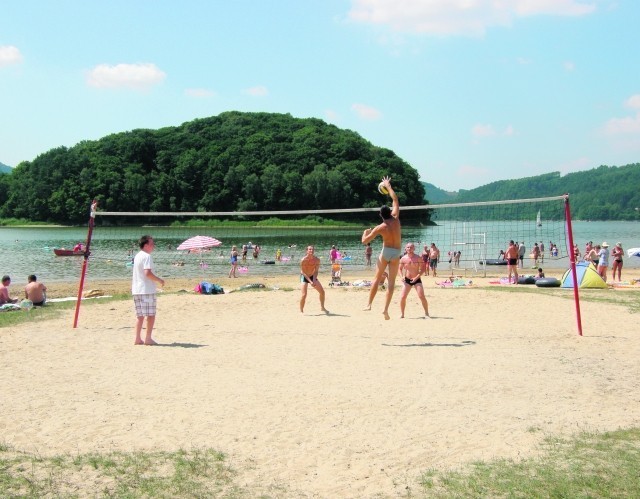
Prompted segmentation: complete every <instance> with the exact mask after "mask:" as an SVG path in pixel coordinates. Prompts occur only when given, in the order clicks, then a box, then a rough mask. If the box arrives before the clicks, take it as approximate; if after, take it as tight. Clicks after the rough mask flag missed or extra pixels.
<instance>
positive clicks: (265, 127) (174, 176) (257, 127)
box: [0, 111, 424, 224]
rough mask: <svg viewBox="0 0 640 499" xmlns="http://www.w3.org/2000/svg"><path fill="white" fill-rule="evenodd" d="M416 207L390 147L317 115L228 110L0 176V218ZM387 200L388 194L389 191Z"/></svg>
mask: <svg viewBox="0 0 640 499" xmlns="http://www.w3.org/2000/svg"><path fill="white" fill-rule="evenodd" d="M384 175H390V176H391V177H392V178H393V179H394V184H393V185H394V188H395V190H396V192H397V193H398V197H399V199H400V203H401V204H404V205H407V204H408V205H415V204H422V203H423V202H424V188H423V186H422V184H421V183H420V182H419V178H418V177H419V176H418V172H417V171H416V170H415V169H414V168H413V167H411V166H410V165H409V164H408V163H406V162H405V161H403V160H402V159H400V158H399V157H398V156H396V154H394V153H393V152H392V151H390V150H388V149H383V148H380V147H376V146H374V145H372V144H371V143H370V142H368V141H366V140H364V139H363V138H362V137H360V136H359V135H358V134H357V133H355V132H353V131H350V130H341V129H339V128H337V127H335V126H333V125H329V124H327V123H325V122H324V121H322V120H319V119H313V118H309V119H298V118H293V117H292V116H291V115H289V114H271V113H241V112H235V111H234V112H226V113H222V114H220V115H218V116H214V117H209V118H204V119H196V120H193V121H190V122H187V123H183V124H182V125H180V126H176V127H167V128H162V129H158V130H147V129H140V130H133V131H130V132H123V133H117V134H113V135H109V136H106V137H104V138H102V139H99V140H95V141H84V142H81V143H79V144H77V145H76V146H74V147H71V148H66V147H59V148H56V149H52V150H50V151H48V152H45V153H44V154H41V155H40V156H38V157H37V158H36V159H34V160H33V161H31V162H23V163H21V164H19V165H17V166H16V168H15V169H14V170H13V172H12V173H11V174H6V175H0V217H15V218H26V219H30V220H39V221H50V222H58V223H65V224H69V223H70V224H74V223H84V222H86V219H87V210H88V206H89V205H88V203H89V202H90V200H91V199H92V198H96V199H98V201H99V206H100V209H102V210H106V211H174V212H175V211H247V210H296V209H334V208H362V207H373V206H380V204H382V203H383V202H385V198H383V197H382V196H381V195H380V194H379V193H378V191H377V185H378V182H380V179H381V178H382V177H383V176H384ZM387 199H388V198H387Z"/></svg>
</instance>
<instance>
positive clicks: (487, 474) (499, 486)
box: [420, 428, 640, 498]
mask: <svg viewBox="0 0 640 499" xmlns="http://www.w3.org/2000/svg"><path fill="white" fill-rule="evenodd" d="M543 450H544V453H543V455H542V456H541V457H538V458H531V459H525V460H522V461H518V462H515V461H513V460H506V459H497V460H494V461H490V462H476V463H472V464H470V465H469V466H468V467H466V468H465V469H463V470H461V471H451V472H449V471H437V470H429V471H426V472H425V473H423V475H422V477H421V480H420V483H421V486H422V492H423V493H424V495H425V496H426V497H434V498H449V497H457V498H465V497H469V498H471V497H557V498H562V497H640V471H638V470H640V428H634V429H630V430H618V431H614V432H607V433H602V434H594V433H583V434H580V435H578V436H575V437H572V438H568V439H564V438H547V439H546V440H545V441H544V444H543Z"/></svg>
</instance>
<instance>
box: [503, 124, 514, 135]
mask: <svg viewBox="0 0 640 499" xmlns="http://www.w3.org/2000/svg"><path fill="white" fill-rule="evenodd" d="M515 133H516V131H515V130H514V129H513V127H512V126H511V125H507V128H505V129H504V131H503V132H502V135H506V136H507V137H511V136H512V135H515Z"/></svg>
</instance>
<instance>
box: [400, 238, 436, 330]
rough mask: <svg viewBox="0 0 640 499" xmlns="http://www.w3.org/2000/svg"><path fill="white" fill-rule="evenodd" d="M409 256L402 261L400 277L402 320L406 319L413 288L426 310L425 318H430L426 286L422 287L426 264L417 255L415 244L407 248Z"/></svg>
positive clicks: (409, 244)
mask: <svg viewBox="0 0 640 499" xmlns="http://www.w3.org/2000/svg"><path fill="white" fill-rule="evenodd" d="M405 250H406V251H407V254H406V255H404V256H403V257H402V258H401V259H400V269H399V270H400V275H402V277H403V281H402V297H401V298H400V313H401V315H400V318H401V319H404V308H405V306H406V304H407V295H408V294H409V291H411V288H415V290H416V293H418V298H420V302H422V308H424V317H425V318H429V304H428V303H427V299H426V298H425V296H424V286H423V285H422V280H421V279H420V276H422V274H423V272H424V267H425V265H424V262H423V261H422V258H420V257H419V256H418V255H416V254H415V250H416V247H415V245H414V244H413V243H408V244H407V245H406V246H405Z"/></svg>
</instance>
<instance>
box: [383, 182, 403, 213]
mask: <svg viewBox="0 0 640 499" xmlns="http://www.w3.org/2000/svg"><path fill="white" fill-rule="evenodd" d="M382 183H383V184H384V186H385V187H386V188H387V191H389V196H390V197H391V201H392V203H393V204H392V206H391V216H392V217H393V218H398V217H399V216H400V203H399V202H398V196H397V195H396V192H395V191H394V190H393V187H391V177H384V178H383V179H382Z"/></svg>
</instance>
